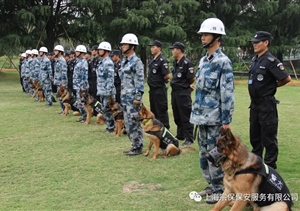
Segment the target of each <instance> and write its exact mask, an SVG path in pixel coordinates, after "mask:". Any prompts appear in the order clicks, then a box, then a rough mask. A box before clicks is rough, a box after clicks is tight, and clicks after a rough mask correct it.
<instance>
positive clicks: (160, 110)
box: [149, 86, 170, 129]
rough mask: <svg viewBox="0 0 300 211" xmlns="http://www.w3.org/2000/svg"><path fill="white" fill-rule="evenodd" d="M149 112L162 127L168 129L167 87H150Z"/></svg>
mask: <svg viewBox="0 0 300 211" xmlns="http://www.w3.org/2000/svg"><path fill="white" fill-rule="evenodd" d="M149 100H150V110H151V111H152V112H153V114H154V115H155V118H156V119H158V120H159V121H160V122H161V123H163V125H164V126H165V127H166V128H167V129H170V124H169V114H168V90H167V87H165V86H163V87H157V88H153V87H150V91H149Z"/></svg>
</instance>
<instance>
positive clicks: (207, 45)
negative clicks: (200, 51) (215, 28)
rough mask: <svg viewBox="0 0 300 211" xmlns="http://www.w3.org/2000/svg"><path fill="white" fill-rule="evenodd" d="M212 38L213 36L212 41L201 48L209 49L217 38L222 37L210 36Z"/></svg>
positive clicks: (218, 35) (217, 35)
mask: <svg viewBox="0 0 300 211" xmlns="http://www.w3.org/2000/svg"><path fill="white" fill-rule="evenodd" d="M212 36H213V39H212V40H211V41H210V42H209V43H208V44H206V45H202V46H203V48H209V47H210V46H211V44H213V43H214V42H215V41H216V39H217V38H218V37H221V36H222V35H220V34H212Z"/></svg>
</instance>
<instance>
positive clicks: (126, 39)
mask: <svg viewBox="0 0 300 211" xmlns="http://www.w3.org/2000/svg"><path fill="white" fill-rule="evenodd" d="M120 43H121V44H131V45H139V40H138V38H137V37H136V35H135V34H131V33H128V34H125V35H124V36H123V37H122V40H121V42H120Z"/></svg>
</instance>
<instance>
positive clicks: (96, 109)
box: [80, 89, 105, 125]
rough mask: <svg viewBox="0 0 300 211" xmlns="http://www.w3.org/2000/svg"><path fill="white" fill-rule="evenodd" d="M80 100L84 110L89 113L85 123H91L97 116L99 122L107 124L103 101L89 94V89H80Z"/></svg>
mask: <svg viewBox="0 0 300 211" xmlns="http://www.w3.org/2000/svg"><path fill="white" fill-rule="evenodd" d="M80 101H81V103H82V104H83V107H84V110H85V111H86V113H87V117H86V120H85V122H84V124H89V123H90V121H91V118H92V117H93V116H96V117H97V123H98V124H101V125H103V124H105V121H104V118H103V111H102V110H101V103H100V102H99V101H98V100H96V99H95V98H94V97H93V96H92V95H90V94H89V92H88V90H85V89H82V90H80Z"/></svg>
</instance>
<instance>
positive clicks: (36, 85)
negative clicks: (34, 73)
mask: <svg viewBox="0 0 300 211" xmlns="http://www.w3.org/2000/svg"><path fill="white" fill-rule="evenodd" d="M32 84H33V88H34V92H33V94H32V96H31V98H35V96H36V95H37V94H38V96H39V100H38V102H44V101H45V96H44V91H43V87H42V85H41V84H40V83H39V82H38V80H34V81H33V83H32Z"/></svg>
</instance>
